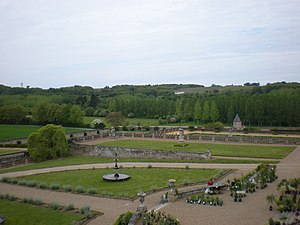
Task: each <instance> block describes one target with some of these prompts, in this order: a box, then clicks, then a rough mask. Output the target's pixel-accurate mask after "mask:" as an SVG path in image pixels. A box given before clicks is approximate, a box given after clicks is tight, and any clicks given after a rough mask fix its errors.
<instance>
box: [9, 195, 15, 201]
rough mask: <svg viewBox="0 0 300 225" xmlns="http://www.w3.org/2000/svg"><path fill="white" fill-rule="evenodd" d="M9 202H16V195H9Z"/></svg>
mask: <svg viewBox="0 0 300 225" xmlns="http://www.w3.org/2000/svg"><path fill="white" fill-rule="evenodd" d="M7 199H8V200H9V201H15V200H16V197H15V196H14V195H8V198H7Z"/></svg>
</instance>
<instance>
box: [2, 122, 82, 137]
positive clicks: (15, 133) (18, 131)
mask: <svg viewBox="0 0 300 225" xmlns="http://www.w3.org/2000/svg"><path fill="white" fill-rule="evenodd" d="M40 127H41V126H35V125H10V124H0V141H2V140H9V139H17V138H27V137H28V135H29V134H31V133H33V132H34V131H36V130H37V129H39V128H40ZM82 130H86V129H85V128H65V131H66V133H72V132H79V131H82Z"/></svg>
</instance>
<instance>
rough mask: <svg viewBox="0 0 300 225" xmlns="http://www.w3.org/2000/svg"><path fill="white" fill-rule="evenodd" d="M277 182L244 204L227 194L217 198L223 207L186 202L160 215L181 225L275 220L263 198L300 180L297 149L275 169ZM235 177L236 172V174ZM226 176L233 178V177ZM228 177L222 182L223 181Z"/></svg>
mask: <svg viewBox="0 0 300 225" xmlns="http://www.w3.org/2000/svg"><path fill="white" fill-rule="evenodd" d="M277 171H278V175H279V179H277V180H276V181H275V182H274V183H272V184H269V185H268V187H267V188H266V189H263V190H261V189H259V190H258V191H257V192H255V193H253V194H248V196H247V197H246V198H245V199H244V200H243V201H244V202H242V203H236V202H234V201H233V199H232V197H230V195H229V194H228V193H225V194H223V195H222V196H220V197H221V198H223V199H224V202H225V204H224V206H222V207H217V206H216V207H213V206H201V205H191V204H187V203H185V200H184V199H182V200H179V201H177V202H175V203H172V204H169V205H168V206H166V207H164V208H163V209H162V210H161V211H164V212H165V213H170V214H172V215H174V216H176V217H177V218H178V219H179V220H180V221H181V224H183V225H195V224H205V225H215V224H218V225H228V224H231V225H241V224H242V225H253V224H267V223H268V219H269V218H270V217H276V212H275V211H272V212H271V211H269V210H268V205H267V202H266V200H265V199H266V196H267V195H269V194H271V193H274V194H277V192H278V191H277V190H276V185H277V184H278V183H279V181H280V180H281V179H283V178H293V177H300V147H297V148H296V150H294V151H293V152H292V153H291V154H290V155H289V156H287V157H286V158H285V159H284V160H282V162H280V163H279V164H278V166H277ZM236 173H238V171H237V172H236ZM229 176H231V177H232V176H234V175H233V174H231V175H229ZM226 179H228V177H226V178H224V181H225V180H226Z"/></svg>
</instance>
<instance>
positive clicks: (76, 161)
mask: <svg viewBox="0 0 300 225" xmlns="http://www.w3.org/2000/svg"><path fill="white" fill-rule="evenodd" d="M0 152H1V151H0ZM112 162H113V159H112V158H100V157H94V156H70V157H67V158H59V159H52V160H47V161H44V162H38V163H31V164H27V165H23V166H18V167H13V168H4V169H0V174H1V173H9V172H17V171H25V170H34V169H42V168H50V167H58V166H68V165H81V164H91V163H112ZM120 162H121V164H122V162H146V163H147V162H148V163H151V162H167V163H185V162H186V163H232V164H235V163H239V164H243V163H247V164H259V163H272V164H277V163H278V162H279V161H276V160H272V161H264V160H248V159H228V158H224V159H222V158H220V159H219V158H216V159H211V160H167V159H165V160H164V159H133V158H131V159H126V158H121V159H120Z"/></svg>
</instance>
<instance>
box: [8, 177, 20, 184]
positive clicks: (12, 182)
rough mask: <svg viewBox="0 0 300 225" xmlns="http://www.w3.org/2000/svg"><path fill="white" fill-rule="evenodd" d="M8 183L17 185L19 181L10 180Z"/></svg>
mask: <svg viewBox="0 0 300 225" xmlns="http://www.w3.org/2000/svg"><path fill="white" fill-rule="evenodd" d="M8 183H9V184H17V183H18V180H17V179H15V178H10V179H9V180H8Z"/></svg>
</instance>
